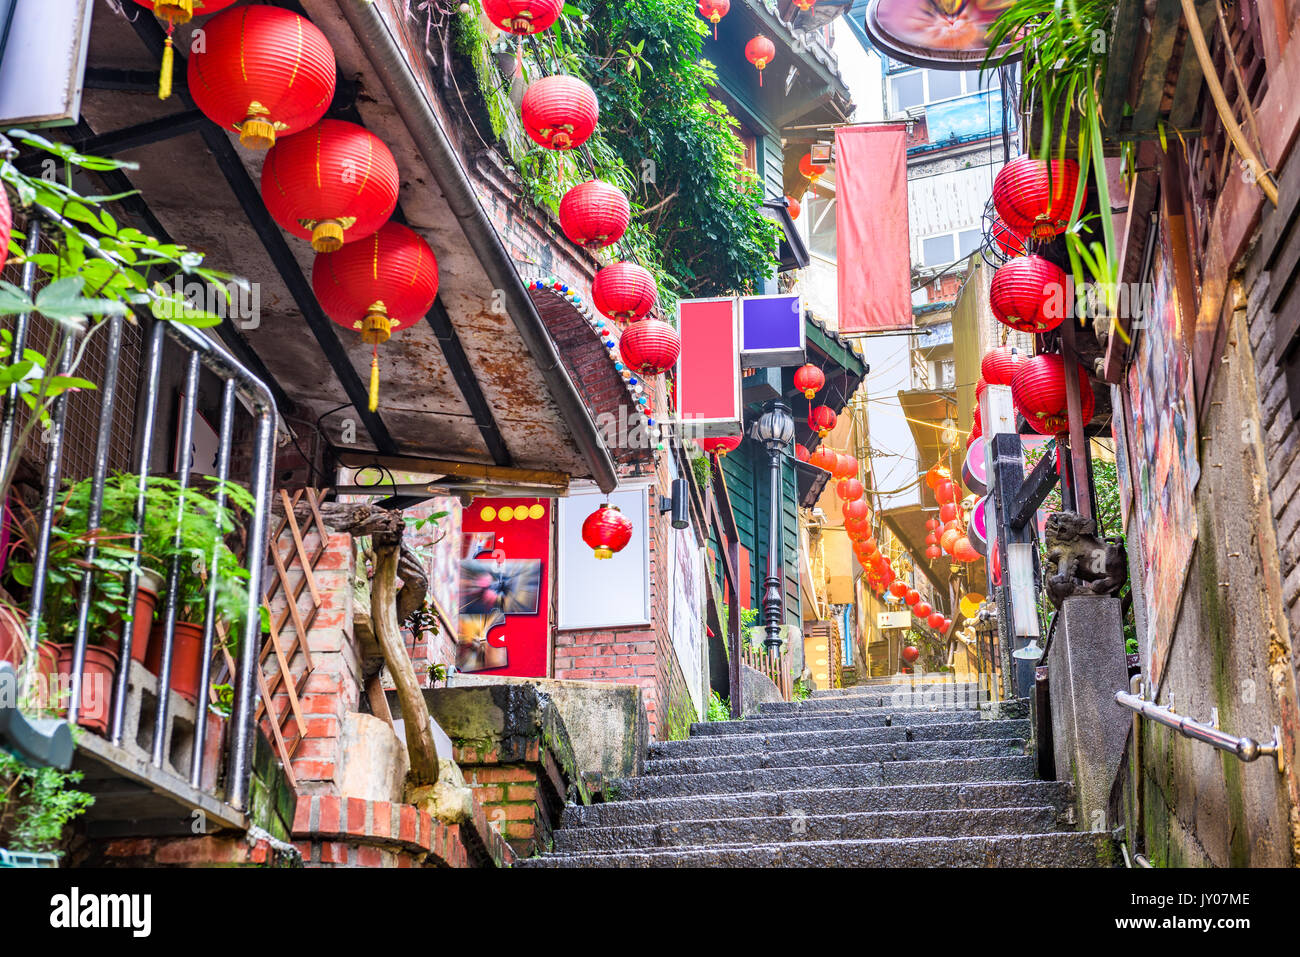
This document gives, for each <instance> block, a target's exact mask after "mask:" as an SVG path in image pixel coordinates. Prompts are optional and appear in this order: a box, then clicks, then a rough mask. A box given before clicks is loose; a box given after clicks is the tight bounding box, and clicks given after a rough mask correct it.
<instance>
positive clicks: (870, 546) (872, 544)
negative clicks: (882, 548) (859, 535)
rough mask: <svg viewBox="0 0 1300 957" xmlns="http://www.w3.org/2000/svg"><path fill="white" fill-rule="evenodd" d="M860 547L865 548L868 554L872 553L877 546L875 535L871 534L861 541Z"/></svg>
mask: <svg viewBox="0 0 1300 957" xmlns="http://www.w3.org/2000/svg"><path fill="white" fill-rule="evenodd" d="M862 547H863V548H865V549H866V550H867V552H868V554H873V553H874V552H875V551H876V549H877V548H878V547H879V546H877V545H876V539H875V536H871V537H869V538H867V539H866V540H865V541H864V542H863V543H862Z"/></svg>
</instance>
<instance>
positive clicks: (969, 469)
mask: <svg viewBox="0 0 1300 957" xmlns="http://www.w3.org/2000/svg"><path fill="white" fill-rule="evenodd" d="M961 484H962V485H965V486H966V487H967V488H968V489H970V490H971V491H972V492H974V493H975V494H976V495H983V494H984V493H985V492H987V491H988V490H989V482H988V466H987V464H986V463H985V461H984V445H983V444H982V443H981V444H980V446H979V447H978V448H976V449H973V450H972V451H971V452H970V453H968V454H967V456H966V459H965V461H963V462H962V463H961Z"/></svg>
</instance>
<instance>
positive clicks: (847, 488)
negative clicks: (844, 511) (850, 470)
mask: <svg viewBox="0 0 1300 957" xmlns="http://www.w3.org/2000/svg"><path fill="white" fill-rule="evenodd" d="M866 491H867V490H866V489H864V488H863V487H862V483H861V482H859V481H858V480H857V479H855V478H850V479H844V480H843V481H842V482H840V483H838V484H837V485H836V486H835V494H836V495H838V496H839V497H840V498H842V499H843V500H844V501H846V502H853V501H856V500H857V499H860V498H862V496H863V495H865V494H866Z"/></svg>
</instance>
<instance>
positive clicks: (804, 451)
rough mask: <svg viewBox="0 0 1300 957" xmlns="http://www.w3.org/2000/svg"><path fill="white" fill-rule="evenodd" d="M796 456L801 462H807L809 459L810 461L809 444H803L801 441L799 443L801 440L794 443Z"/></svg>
mask: <svg viewBox="0 0 1300 957" xmlns="http://www.w3.org/2000/svg"><path fill="white" fill-rule="evenodd" d="M794 457H795V458H797V459H798V460H799V461H800V462H807V461H808V446H806V445H803V444H801V443H799V442H796V443H795V444H794Z"/></svg>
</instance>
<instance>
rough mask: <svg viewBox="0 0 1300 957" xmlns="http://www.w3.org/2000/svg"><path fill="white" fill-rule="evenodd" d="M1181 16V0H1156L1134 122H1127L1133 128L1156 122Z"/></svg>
mask: <svg viewBox="0 0 1300 957" xmlns="http://www.w3.org/2000/svg"><path fill="white" fill-rule="evenodd" d="M1181 18H1182V8H1181V6H1180V4H1179V0H1156V11H1155V13H1154V15H1153V16H1152V18H1151V44H1150V46H1149V47H1148V48H1147V56H1146V62H1145V63H1143V64H1142V66H1141V70H1142V72H1141V74H1140V77H1141V83H1140V84H1139V86H1138V92H1137V102H1136V103H1135V104H1134V105H1133V116H1132V122H1131V123H1129V124H1128V126H1129V127H1130V128H1131V129H1135V130H1148V129H1152V128H1153V127H1155V125H1156V119H1157V118H1158V117H1159V116H1160V101H1161V100H1162V99H1163V98H1164V95H1165V74H1167V73H1168V72H1169V58H1170V57H1171V56H1172V55H1173V52H1174V41H1175V40H1177V38H1178V29H1179V25H1180V22H1181ZM1193 56H1195V54H1193ZM1112 62H1113V61H1112Z"/></svg>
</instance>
